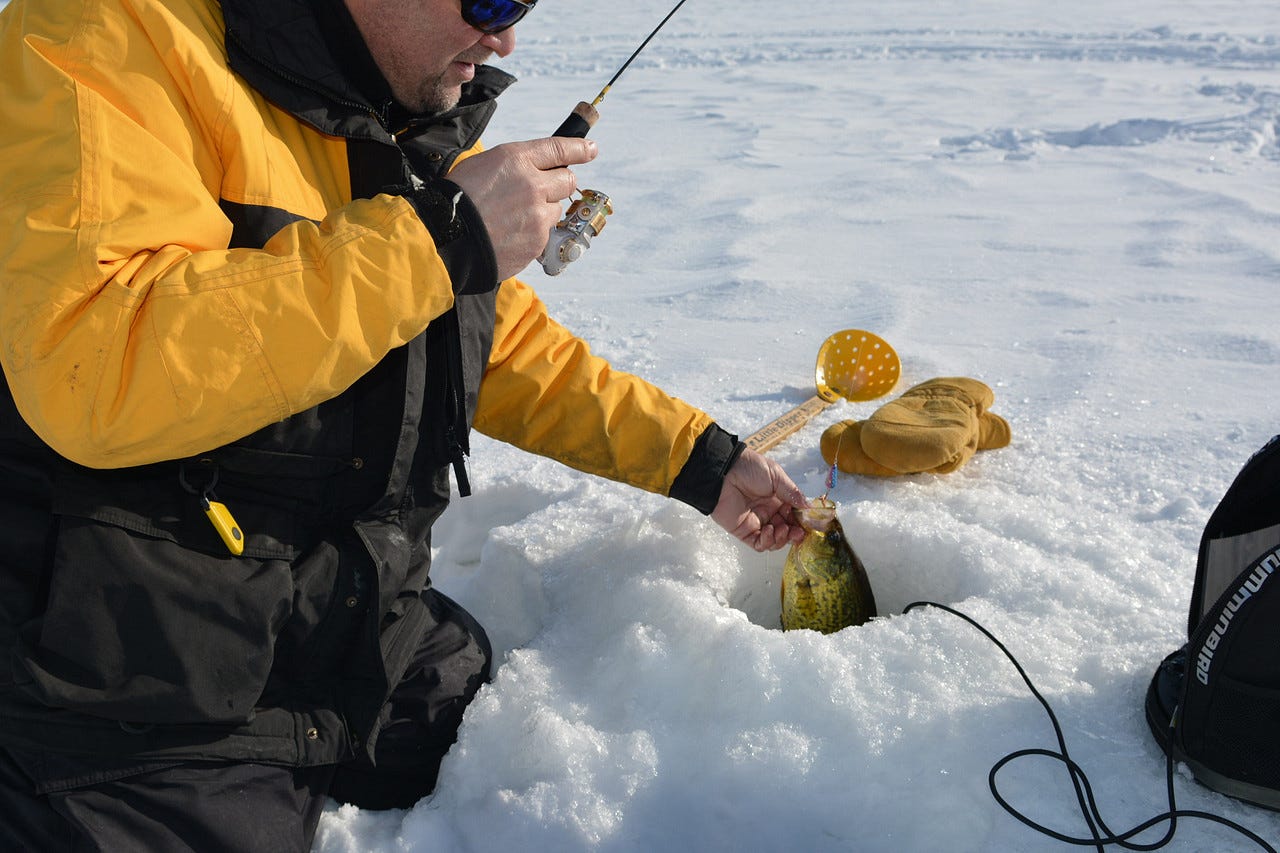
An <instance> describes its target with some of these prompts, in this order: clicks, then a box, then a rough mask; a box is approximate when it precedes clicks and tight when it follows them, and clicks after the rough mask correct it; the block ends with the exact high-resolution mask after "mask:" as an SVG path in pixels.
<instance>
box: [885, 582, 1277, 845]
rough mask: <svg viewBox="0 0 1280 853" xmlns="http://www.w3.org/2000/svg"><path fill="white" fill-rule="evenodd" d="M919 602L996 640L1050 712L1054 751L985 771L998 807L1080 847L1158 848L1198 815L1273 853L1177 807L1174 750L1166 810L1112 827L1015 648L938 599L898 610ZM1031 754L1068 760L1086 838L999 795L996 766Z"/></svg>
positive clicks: (1168, 762)
mask: <svg viewBox="0 0 1280 853" xmlns="http://www.w3.org/2000/svg"><path fill="white" fill-rule="evenodd" d="M917 607H935V608H937V609H938V610H942V611H944V612H946V613H950V614H951V615H952V616H956V617H958V618H960V619H963V620H964V621H965V622H968V623H969V624H970V625H971V626H973V627H974V628H976V629H977V630H978V631H980V632H982V634H983V635H984V636H985V637H986V638H987V639H988V640H990V641H991V642H992V643H993V644H994V645H995V647H996V648H998V649H999V650H1000V651H1001V652H1003V653H1004V656H1005V657H1006V658H1008V659H1009V662H1010V663H1012V664H1013V667H1014V669H1016V670H1017V671H1018V675H1020V676H1022V680H1023V682H1024V683H1026V685H1027V689H1028V690H1030V691H1031V695H1033V696H1035V697H1036V700H1037V701H1038V702H1039V703H1040V704H1041V706H1042V707H1043V708H1044V710H1045V713H1046V714H1048V715H1049V722H1050V723H1051V724H1052V725H1053V732H1054V735H1055V736H1056V737H1057V740H1058V751H1057V752H1054V751H1052V750H1048V749H1019V750H1016V751H1014V752H1011V753H1009V754H1008V755H1006V756H1005V757H1004V758H1002V759H1000V760H999V761H997V762H996V763H995V764H994V765H993V766H992V768H991V772H990V773H988V774H987V786H988V787H989V788H990V789H991V796H993V797H994V798H995V800H996V802H997V803H999V804H1000V806H1001V808H1003V809H1004V810H1005V811H1006V812H1008V813H1009V814H1011V815H1012V816H1013V817H1015V818H1017V819H1018V820H1019V821H1021V822H1022V823H1024V824H1026V825H1027V826H1029V827H1031V828H1032V829H1034V830H1036V831H1037V832H1039V833H1041V834H1043V835H1047V836H1049V837H1050V838H1053V839H1056V840H1058V841H1062V842H1065V843H1067V844H1075V845H1079V846H1084V847H1094V848H1096V849H1097V850H1099V851H1102V850H1105V848H1106V845H1108V844H1115V845H1118V846H1120V847H1123V848H1124V849H1126V850H1159V849H1160V848H1162V847H1164V846H1165V845H1167V844H1168V843H1169V842H1170V841H1172V840H1173V836H1174V833H1175V832H1177V829H1178V818H1197V819H1199V820H1206V821H1209V822H1211V823H1217V824H1220V825H1222V826H1225V827H1228V828H1229V829H1232V830H1234V831H1235V832H1237V833H1239V834H1240V835H1242V836H1244V837H1245V838H1248V839H1249V840H1250V841H1252V842H1254V843H1255V844H1257V845H1258V847H1260V848H1261V849H1263V850H1266V851H1268V853H1277V851H1276V848H1274V847H1272V846H1271V845H1270V844H1268V843H1267V842H1266V841H1265V840H1263V838H1262V837H1261V836H1259V835H1258V834H1256V833H1254V832H1252V831H1251V830H1249V829H1247V828H1245V827H1243V826H1241V825H1240V824H1238V823H1235V822H1234V821H1232V820H1229V819H1227V818H1225V817H1222V816H1221V815H1216V814H1212V813H1210V812H1202V811H1191V810H1187V809H1179V808H1178V806H1177V802H1176V801H1175V798H1174V789H1173V757H1172V756H1166V757H1165V788H1166V790H1167V792H1168V796H1169V809H1168V811H1166V812H1164V813H1163V814H1159V815H1156V816H1155V817H1153V818H1151V819H1150V820H1147V821H1144V822H1143V823H1140V824H1138V825H1137V826H1135V827H1134V828H1133V829H1130V830H1128V831H1127V832H1122V833H1119V834H1117V833H1115V832H1113V831H1112V830H1111V828H1110V827H1108V826H1107V824H1106V821H1104V820H1103V819H1102V814H1101V812H1100V811H1099V810H1098V804H1097V801H1096V800H1095V799H1094V796H1093V788H1092V786H1091V785H1090V784H1089V777H1088V776H1087V775H1086V774H1085V772H1084V770H1083V769H1082V768H1081V767H1080V765H1079V764H1076V762H1075V761H1074V760H1073V759H1072V758H1071V756H1070V754H1069V753H1068V752H1067V741H1066V737H1065V736H1064V735H1063V733H1062V726H1061V725H1060V724H1059V723H1058V717H1057V715H1056V714H1054V712H1053V708H1051V707H1050V706H1049V703H1048V702H1047V701H1046V700H1045V698H1044V696H1043V695H1041V693H1040V691H1039V690H1037V689H1036V686H1035V685H1034V684H1032V682H1031V678H1030V676H1028V675H1027V672H1026V670H1024V669H1023V668H1022V664H1020V663H1019V662H1018V659H1017V658H1015V657H1014V656H1013V653H1012V652H1010V651H1009V649H1008V648H1006V647H1005V645H1004V643H1002V642H1000V641H999V640H998V639H996V637H995V635H994V634H992V633H991V632H990V631H988V630H987V629H986V628H984V627H983V626H982V625H980V624H979V623H978V622H977V621H976V620H974V619H973V618H972V617H970V616H967V615H966V614H964V613H961V612H960V611H959V610H956V609H954V608H951V607H948V606H946V605H945V604H938V603H937V602H934V601H916V602H913V603H911V604H908V605H907V606H906V607H905V608H903V610H902V612H903V613H908V612H910V611H911V610H914V609H915V608H917ZM1031 755H1037V756H1043V757H1046V758H1052V759H1054V760H1055V761H1060V762H1062V764H1063V765H1065V766H1066V768H1067V772H1068V774H1069V775H1070V777H1071V785H1072V787H1073V788H1074V789H1075V794H1076V802H1077V804H1078V805H1079V807H1080V814H1081V816H1082V817H1083V818H1084V822H1085V824H1086V825H1087V826H1088V827H1089V833H1090V836H1089V837H1088V838H1080V837H1076V836H1071V835H1066V834H1064V833H1061V832H1058V831H1056V830H1054V829H1051V828H1049V827H1047V826H1045V825H1043V824H1040V823H1036V822H1035V821H1033V820H1032V819H1031V818H1029V817H1027V816H1026V815H1025V814H1023V813H1022V812H1020V811H1018V809H1017V808H1015V807H1014V806H1013V805H1012V804H1011V803H1009V801H1008V800H1006V799H1005V798H1004V797H1003V796H1002V795H1001V793H1000V789H999V787H998V786H997V785H996V775H997V774H998V773H999V772H1000V770H1001V769H1002V768H1003V767H1004V766H1005V765H1007V764H1009V763H1010V762H1012V761H1016V760H1017V759H1019V758H1025V757H1027V756H1031ZM1162 823H1168V824H1169V828H1168V829H1167V830H1166V831H1165V834H1164V836H1163V837H1162V838H1161V839H1160V840H1158V841H1154V842H1150V843H1137V842H1134V841H1131V840H1130V839H1132V838H1134V837H1135V836H1137V835H1140V834H1142V833H1143V832H1146V831H1147V830H1148V829H1151V828H1152V827H1154V826H1158V825H1159V824H1162Z"/></svg>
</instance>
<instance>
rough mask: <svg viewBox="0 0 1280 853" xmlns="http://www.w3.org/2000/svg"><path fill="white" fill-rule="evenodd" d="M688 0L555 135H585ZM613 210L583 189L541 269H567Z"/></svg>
mask: <svg viewBox="0 0 1280 853" xmlns="http://www.w3.org/2000/svg"><path fill="white" fill-rule="evenodd" d="M686 2H687V0H680V2H678V3H676V5H675V6H673V7H671V11H670V12H668V13H667V16H666V17H665V18H663V19H662V20H661V21H659V22H658V25H657V26H656V27H654V28H653V31H652V32H650V33H649V35H647V36H646V37H645V39H644V41H642V42H640V46H639V47H637V48H636V49H635V50H634V51H632V52H631V55H630V56H629V57H627V61H626V62H624V63H622V66H621V67H620V68H619V69H618V70H617V71H616V72H614V75H613V76H612V77H610V78H609V82H608V83H605V84H604V88H603V89H601V90H600V93H599V94H597V95H596V96H595V98H594V99H592V100H591V102H589V103H588V102H587V101H579V102H578V105H577V106H576V107H574V108H573V110H572V111H571V112H570V113H569V116H568V117H567V118H566V119H565V120H564V121H563V122H561V123H560V126H559V127H557V128H556V129H555V132H554V133H552V134H551V135H552V136H566V137H572V138H576V139H582V138H584V137H586V135H587V133H588V132H589V131H590V130H591V128H593V127H595V124H596V122H597V121H599V119H600V112H599V110H597V109H596V107H598V106H599V105H600V102H601V101H603V100H604V96H605V95H607V94H609V90H610V89H612V88H613V84H614V83H616V82H618V78H619V77H621V76H622V73H623V72H624V71H626V70H627V68H628V66H630V65H631V63H632V62H634V61H635V58H636V57H637V56H639V55H640V51H642V50H644V49H645V46H646V45H648V44H649V42H650V41H652V40H653V37H654V36H656V35H657V34H658V30H661V29H662V28H663V27H664V26H665V25H666V23H667V21H669V20H671V18H672V16H673V15H675V13H676V12H678V11H679V10H680V7H681V6H683V5H684V4H685V3H686ZM612 213H613V205H612V204H611V203H610V201H609V196H607V195H605V194H604V193H602V192H599V191H598V190H586V189H584V190H582V197H581V198H578V199H575V200H574V201H573V203H572V204H570V205H569V209H568V210H567V211H565V214H564V217H563V218H562V219H561V220H560V221H559V222H558V223H556V225H555V227H554V228H552V229H551V237H550V239H549V240H548V241H547V245H546V248H544V249H543V250H542V254H541V255H539V256H538V262H539V263H540V264H542V269H543V270H544V271H545V272H546V274H547V275H559V274H560V273H562V272H564V269H565V267H567V266H568V265H569V264H571V263H573V262H574V261H576V260H577V259H578V258H580V257H582V256H583V254H584V253H585V252H586V251H587V249H589V248H591V238H592V237H595V236H596V235H597V234H599V233H600V232H601V231H603V230H604V226H605V220H606V219H607V218H608V217H609V216H610V215H611V214H612Z"/></svg>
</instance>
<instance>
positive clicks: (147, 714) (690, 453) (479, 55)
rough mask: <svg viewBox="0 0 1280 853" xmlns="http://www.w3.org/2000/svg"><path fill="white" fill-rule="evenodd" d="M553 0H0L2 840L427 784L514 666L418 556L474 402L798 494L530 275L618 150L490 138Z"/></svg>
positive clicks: (172, 838)
mask: <svg viewBox="0 0 1280 853" xmlns="http://www.w3.org/2000/svg"><path fill="white" fill-rule="evenodd" d="M532 5H533V4H532V3H529V4H525V3H521V2H516V0H461V2H460V0H345V3H344V2H343V0H223V2H222V3H221V4H220V5H219V4H218V3H217V2H215V0H165V2H164V3H161V2H159V0H81V2H63V0H58V2H55V0H13V2H12V3H11V5H10V6H9V7H8V8H7V9H6V10H5V11H4V12H3V13H0V128H4V130H3V131H0V133H3V136H2V137H0V138H2V139H3V156H0V188H2V189H0V362H2V363H3V367H4V376H5V379H6V383H7V387H6V388H4V389H0V474H2V476H0V647H2V648H3V649H4V651H5V658H6V661H7V665H6V666H5V667H3V668H0V847H3V848H4V849H40V850H58V849H68V850H70V849H76V850H79V849H113V850H118V849H146V850H164V849H189V848H196V849H211V850H272V851H280V850H306V849H308V848H309V846H310V844H311V839H312V837H313V834H314V831H315V827H316V823H317V821H318V819H319V811H320V808H321V807H322V804H323V802H324V798H325V796H326V795H332V796H334V797H336V798H338V799H339V800H343V801H346V802H351V803H354V804H356V805H358V806H361V807H365V808H388V807H408V806H411V805H412V804H413V803H414V802H415V801H417V800H418V799H419V798H420V797H422V796H424V795H426V794H427V793H429V792H430V791H431V789H432V788H433V786H434V784H435V778H436V771H437V768H438V764H439V762H440V760H441V758H442V756H443V755H444V753H445V752H446V751H447V750H448V748H449V745H450V744H451V743H452V742H453V740H454V737H455V735H456V729H457V726H458V725H459V723H460V721H461V717H462V713H463V709H464V708H465V706H466V704H467V702H468V701H469V700H470V699H471V698H472V696H474V694H475V692H476V691H477V690H478V689H479V687H480V685H481V684H482V683H483V682H484V681H485V680H486V679H487V678H488V674H489V667H490V660H489V657H490V653H489V648H488V643H487V640H486V639H485V636H484V632H483V630H482V629H481V627H480V626H479V625H477V624H476V623H475V621H474V620H473V619H472V618H471V617H470V616H469V615H468V614H466V613H465V612H464V611H463V610H462V609H461V608H459V607H458V606H457V605H456V604H454V603H453V602H451V601H449V600H448V599H447V598H446V597H444V596H443V595H440V594H438V593H436V592H435V591H434V590H432V589H431V587H430V583H429V579H428V577H427V570H428V564H429V560H430V529H431V525H432V523H433V522H434V520H435V519H436V518H437V517H438V516H439V514H440V513H441V512H442V511H443V510H444V507H445V505H446V504H447V502H448V500H449V496H450V492H451V486H450V482H451V479H450V478H451V476H452V480H453V482H454V483H455V484H456V487H457V490H458V491H459V493H460V494H461V495H464V496H465V495H467V494H468V493H469V490H470V488H469V483H468V480H467V475H466V456H467V453H468V445H467V435H468V433H469V431H470V429H471V427H472V425H473V424H474V426H475V427H476V428H478V429H480V430H482V431H483V432H485V433H487V434H489V435H492V436H494V437H496V438H499V439H502V440H504V441H508V442H511V443H513V444H516V445H518V446H520V447H523V448H525V449H528V450H530V451H532V452H535V453H539V454H543V455H547V456H550V457H553V458H555V459H558V460H561V461H563V462H565V463H566V464H569V465H572V466H574V467H576V468H579V469H581V470H583V471H587V472H590V473H594V474H598V475H601V476H605V477H609V478H612V479H615V480H619V481H622V482H626V483H630V484H632V485H635V486H637V487H640V488H643V489H647V490H650V491H654V492H659V493H664V494H669V495H670V496H672V497H675V498H678V499H680V500H683V501H685V502H687V503H689V504H691V505H692V506H694V507H696V508H698V509H699V510H701V511H702V512H704V513H709V514H710V515H711V516H712V518H713V519H714V520H715V521H716V522H718V523H719V524H720V525H721V526H723V527H725V528H726V529H728V530H729V531H730V532H731V533H733V535H735V536H737V537H738V538H740V539H742V540H743V541H745V542H747V543H749V544H751V545H752V546H754V547H755V548H757V549H760V550H766V549H774V548H780V547H782V546H783V545H785V544H787V543H788V542H789V541H793V540H796V539H798V538H799V537H800V535H801V534H802V531H801V530H800V529H799V528H798V527H796V526H794V525H792V524H791V523H790V521H789V519H790V510H791V508H792V507H794V506H801V505H803V504H804V503H805V499H804V497H803V495H802V494H801V493H800V492H799V490H798V489H797V488H796V487H795V485H794V484H793V483H792V482H791V481H790V480H789V479H788V478H787V476H786V475H785V474H784V473H783V472H782V471H781V469H780V468H778V467H777V465H776V464H774V463H772V462H769V461H767V460H766V459H764V458H763V457H761V456H759V455H758V454H754V453H752V452H750V451H747V450H744V449H743V447H742V444H741V443H740V442H738V441H737V440H736V438H734V437H733V436H731V435H729V434H728V433H726V432H725V431H724V430H722V429H720V428H719V427H718V426H716V425H715V424H714V423H713V422H712V421H711V419H710V418H709V417H708V416H707V415H705V414H704V413H702V412H700V411H698V410H696V409H694V408H692V407H690V406H688V405H686V404H684V403H682V402H680V401H678V400H675V399H673V398H670V397H668V396H667V395H665V394H663V393H662V392H660V391H659V390H658V389H656V388H654V387H652V386H651V385H649V384H647V383H645V382H643V381H642V380H640V379H638V378H636V377H633V376H629V375H626V374H621V373H617V372H613V371H611V370H610V368H609V366H608V365H607V364H606V363H604V362H603V361H601V360H599V359H597V358H595V357H594V356H592V355H591V354H590V352H589V351H588V349H587V347H586V345H585V344H584V343H583V342H582V341H580V340H577V339H576V338H574V337H573V336H572V335H570V334H569V333H568V332H567V331H565V330H564V329H563V328H562V327H560V326H559V325H557V324H556V323H555V322H554V321H552V320H551V319H550V318H549V317H548V316H547V314H546V311H545V309H544V306H543V305H542V303H541V302H540V301H539V300H538V298H537V297H536V295H535V294H534V293H533V291H532V290H531V289H530V288H529V287H528V286H526V285H525V284H523V283H521V282H520V281H518V280H516V279H513V278H511V276H513V275H515V274H516V273H517V272H519V271H520V270H522V269H523V268H524V267H525V266H526V265H528V264H529V262H530V261H532V260H533V259H534V258H535V257H536V256H537V255H538V253H539V252H540V250H541V249H542V246H543V245H544V243H545V242H546V239H547V234H548V232H549V230H550V228H551V226H552V225H553V224H554V223H555V222H556V220H557V218H558V217H559V215H560V211H561V203H562V202H563V201H564V200H565V199H566V198H568V197H569V196H570V194H571V193H572V192H573V191H574V188H575V185H574V176H573V173H572V171H571V170H570V169H569V168H568V167H571V166H574V165H576V164H580V163H585V162H588V161H589V160H591V159H592V158H593V157H594V156H595V146H594V144H593V143H591V142H589V141H586V140H579V139H538V140H532V141H528V142H521V143H514V144H510V145H502V146H497V147H495V148H493V149H492V150H488V151H485V150H482V149H481V148H480V146H479V145H478V144H477V140H478V139H479V136H480V132H481V130H482V129H483V127H484V125H485V123H486V121H487V120H488V117H489V115H490V114H491V113H492V110H493V108H494V102H493V99H494V97H496V95H497V94H498V93H499V92H501V91H502V89H504V88H505V87H506V86H507V85H508V84H509V82H510V78H509V77H508V76H507V75H506V74H504V73H502V72H500V71H497V70H496V69H493V68H490V67H487V66H484V65H483V63H484V62H485V61H486V60H487V59H488V58H489V57H490V56H491V55H493V54H497V55H499V56H505V55H507V54H508V53H510V52H511V50H512V49H513V48H514V45H515V37H514V35H513V30H512V29H511V25H513V24H514V23H515V22H516V21H517V20H519V18H520V17H521V16H522V15H523V14H524V13H525V12H527V11H528V10H529V9H531V8H532ZM446 175H447V176H448V177H445V176H446Z"/></svg>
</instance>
